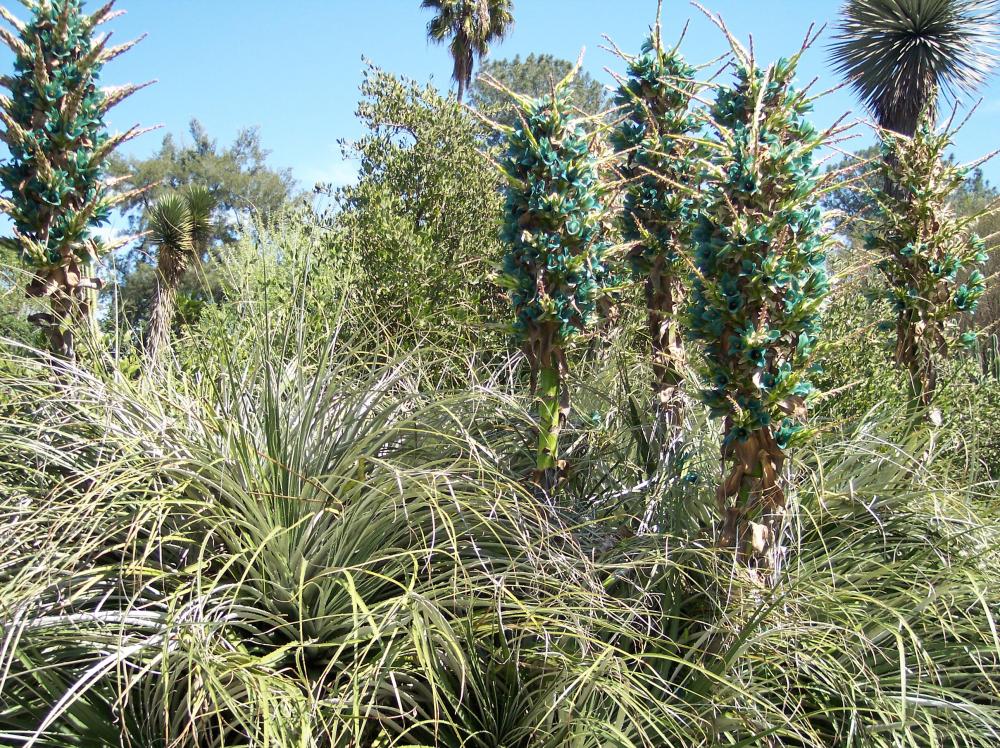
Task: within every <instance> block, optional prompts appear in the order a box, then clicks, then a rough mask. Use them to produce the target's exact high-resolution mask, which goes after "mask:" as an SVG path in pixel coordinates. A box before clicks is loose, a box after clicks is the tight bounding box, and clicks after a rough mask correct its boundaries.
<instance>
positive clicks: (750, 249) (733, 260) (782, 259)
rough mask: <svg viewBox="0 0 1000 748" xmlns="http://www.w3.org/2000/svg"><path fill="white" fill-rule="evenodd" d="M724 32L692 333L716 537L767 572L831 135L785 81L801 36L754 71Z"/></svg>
mask: <svg viewBox="0 0 1000 748" xmlns="http://www.w3.org/2000/svg"><path fill="white" fill-rule="evenodd" d="M713 19H714V20H715V21H716V22H717V23H718V24H719V25H720V26H722V28H723V29H725V27H724V25H723V24H722V22H721V19H718V18H716V17H713ZM726 33H727V36H728V37H729V39H730V43H731V44H732V47H733V55H734V61H735V65H736V81H735V83H734V84H733V85H732V86H730V87H722V88H720V89H719V91H718V93H717V97H716V100H715V102H714V105H713V106H712V108H711V111H710V126H711V128H712V129H713V131H714V134H715V137H714V138H713V148H712V153H711V157H710V165H709V169H708V183H707V193H706V196H705V201H706V202H705V205H704V207H703V210H702V211H701V215H700V217H699V219H698V223H697V226H696V228H695V231H694V237H693V238H694V243H695V270H694V273H693V286H692V292H691V304H690V307H689V329H690V334H691V336H692V337H693V338H694V339H696V340H698V341H700V342H701V345H702V348H703V352H704V370H703V371H702V372H701V373H702V377H703V380H704V382H705V383H706V384H705V388H704V390H703V391H702V393H701V394H702V399H703V400H704V402H705V403H706V404H707V405H708V407H709V408H710V409H711V414H712V416H713V417H718V418H723V419H724V436H723V443H722V458H723V463H724V467H725V471H724V477H723V479H722V481H721V484H720V486H719V488H718V492H717V497H718V502H719V508H720V512H721V513H722V526H721V536H720V541H721V544H722V545H723V546H724V547H728V548H731V549H733V550H734V551H736V553H737V555H738V557H739V558H741V559H743V560H744V561H745V562H746V563H747V564H748V565H749V566H750V568H751V569H753V570H756V572H755V573H757V574H759V575H762V576H763V577H767V576H770V577H771V580H772V581H773V580H774V579H776V575H777V573H778V572H779V570H780V565H781V560H782V555H783V551H782V547H781V534H782V528H783V522H784V517H785V514H786V486H785V485H784V483H785V477H784V467H785V461H786V450H787V449H788V448H789V447H790V446H792V445H793V444H794V443H795V442H796V441H797V440H800V439H802V438H804V436H805V434H806V433H807V430H806V429H805V419H806V413H807V403H808V401H809V399H810V396H811V395H813V394H814V388H813V386H812V385H811V384H810V383H809V380H808V376H809V374H810V370H811V368H812V366H813V364H812V360H813V354H814V351H815V347H816V342H817V336H818V334H819V331H820V312H821V309H822V305H823V302H824V299H825V297H826V296H827V294H828V290H829V280H828V277H827V271H826V252H825V249H826V246H827V243H828V241H829V238H828V236H827V235H826V233H825V231H824V221H823V216H822V213H821V211H820V208H819V207H818V206H817V199H818V196H819V190H820V188H821V186H822V185H821V182H822V180H821V178H820V176H819V170H818V168H817V167H816V165H814V163H813V159H814V155H815V153H816V151H817V149H818V148H820V147H821V146H822V145H823V144H824V142H825V141H826V139H827V137H828V134H827V133H820V132H818V131H817V129H816V128H815V127H814V126H813V125H812V124H811V123H810V122H809V121H808V120H807V119H806V115H807V113H808V112H809V111H810V109H811V102H810V100H809V99H808V97H807V96H806V94H805V93H804V92H801V91H797V90H796V89H795V88H794V87H793V78H794V75H795V70H796V66H797V63H798V61H799V58H800V57H801V54H802V52H803V51H804V50H805V49H806V48H807V47H808V46H809V43H810V40H809V39H807V43H806V45H804V46H803V50H802V51H800V52H799V53H798V54H797V55H796V56H795V57H792V58H791V59H782V60H779V61H778V62H776V63H774V64H772V65H770V66H769V67H767V68H766V69H762V68H760V67H759V66H758V65H757V64H756V62H755V61H754V59H753V56H752V55H751V54H750V53H748V52H747V51H746V50H744V49H743V48H742V47H741V46H740V45H739V43H738V42H736V41H735V40H734V39H732V37H731V36H729V34H728V32H726Z"/></svg>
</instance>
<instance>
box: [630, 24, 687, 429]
mask: <svg viewBox="0 0 1000 748" xmlns="http://www.w3.org/2000/svg"><path fill="white" fill-rule="evenodd" d="M626 59H627V61H628V73H627V76H626V77H625V78H623V79H621V80H620V82H619V87H618V92H617V95H616V97H615V103H616V104H617V105H619V106H620V107H621V109H622V112H623V118H622V120H621V122H620V123H619V124H618V125H617V127H616V128H615V130H614V133H613V135H612V145H613V146H614V148H615V150H616V151H617V152H618V153H619V154H620V156H621V158H622V163H621V164H620V166H619V169H620V172H621V175H622V178H623V179H624V180H626V185H627V186H626V189H625V196H624V201H623V209H622V218H621V223H622V235H623V239H624V240H625V241H626V242H628V243H630V249H629V253H628V259H629V263H630V265H631V269H632V272H633V274H634V276H635V277H636V278H637V279H638V280H640V281H642V282H643V284H644V286H645V296H646V306H647V327H648V330H649V334H650V338H651V340H652V364H653V389H654V393H655V398H656V403H655V405H656V408H657V410H659V411H660V413H661V415H662V416H663V417H664V418H665V419H666V421H667V422H669V423H671V424H674V425H676V424H677V423H679V421H680V418H681V416H680V413H681V410H682V404H683V400H682V398H681V396H680V392H681V390H682V387H683V383H684V378H685V371H684V369H685V364H684V348H683V342H682V331H681V325H680V319H679V317H680V310H681V308H682V307H683V304H684V301H685V297H686V290H687V283H686V280H687V278H688V275H689V267H690V259H689V258H687V255H689V254H690V245H691V229H692V227H693V225H694V222H695V216H696V214H697V195H698V182H699V180H700V176H701V169H702V167H701V156H702V154H701V149H700V147H699V145H698V142H697V140H696V136H697V133H698V131H699V130H700V122H699V119H698V117H697V116H696V114H695V113H694V111H693V109H692V103H693V99H694V97H695V96H696V95H697V94H698V92H699V91H700V90H701V89H702V87H703V86H702V84H701V83H699V82H698V81H696V80H695V77H694V76H695V74H696V70H695V68H693V67H691V66H690V65H688V64H687V63H686V62H685V61H684V58H683V57H682V56H681V55H680V53H679V52H678V51H677V49H676V48H675V49H672V50H664V49H663V46H662V42H661V38H660V33H659V28H657V29H656V30H655V31H654V33H653V34H651V36H650V37H649V39H648V40H647V41H646V42H645V43H644V44H643V47H642V53H641V54H639V55H638V56H636V57H631V58H626Z"/></svg>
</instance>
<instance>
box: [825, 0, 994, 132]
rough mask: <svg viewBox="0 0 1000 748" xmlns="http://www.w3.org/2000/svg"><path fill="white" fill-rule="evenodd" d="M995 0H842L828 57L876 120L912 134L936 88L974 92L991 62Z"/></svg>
mask: <svg viewBox="0 0 1000 748" xmlns="http://www.w3.org/2000/svg"><path fill="white" fill-rule="evenodd" d="M998 8H1000V5H998V3H997V2H996V0H847V2H845V3H844V6H843V10H842V11H841V21H840V25H839V28H838V34H837V36H836V40H835V42H834V44H833V45H832V48H831V57H832V60H833V63H834V64H835V65H836V67H837V69H838V70H839V71H840V72H841V73H842V74H843V75H844V76H845V77H846V78H847V80H849V81H850V82H851V85H852V86H853V87H854V90H855V91H856V92H857V94H858V96H859V97H860V98H861V100H862V101H863V102H864V103H865V105H866V106H867V107H868V108H869V110H870V111H871V112H872V114H873V115H874V116H875V119H876V120H877V121H878V123H879V125H881V126H882V127H883V128H885V129H887V130H892V131H894V132H897V133H900V134H902V135H913V134H914V133H915V132H916V130H917V124H918V121H919V119H920V115H921V113H922V112H924V111H925V110H926V109H928V107H930V108H931V110H932V111H931V116H932V117H933V115H934V113H935V112H936V108H937V103H938V102H937V99H938V93H939V92H940V91H944V92H945V93H947V94H950V95H952V96H957V95H961V94H969V93H973V92H974V91H975V90H976V89H978V88H979V87H980V86H982V85H983V83H984V82H985V81H986V79H987V77H988V76H989V74H990V73H991V72H992V70H993V69H994V68H995V66H996V63H997V57H996V54H995V52H996V49H997V40H998V38H1000V36H998V35H1000V27H998V24H997V21H998V15H997V13H998Z"/></svg>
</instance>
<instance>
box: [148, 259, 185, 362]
mask: <svg viewBox="0 0 1000 748" xmlns="http://www.w3.org/2000/svg"><path fill="white" fill-rule="evenodd" d="M186 265H187V263H186V262H185V261H184V257H183V254H181V253H178V252H175V251H174V250H172V249H171V248H169V247H168V246H162V247H161V248H160V254H159V260H158V262H157V271H158V273H157V276H158V277H157V284H156V296H155V298H154V301H153V312H152V315H151V317H150V321H149V335H148V338H147V342H146V351H147V355H148V357H149V360H150V361H152V362H153V363H154V364H155V363H157V362H159V361H160V360H161V357H162V355H163V353H164V351H166V349H167V348H168V347H169V345H170V329H171V327H172V326H173V321H174V311H175V309H176V307H177V288H178V286H179V285H180V282H181V277H182V276H183V275H184V270H185V269H186Z"/></svg>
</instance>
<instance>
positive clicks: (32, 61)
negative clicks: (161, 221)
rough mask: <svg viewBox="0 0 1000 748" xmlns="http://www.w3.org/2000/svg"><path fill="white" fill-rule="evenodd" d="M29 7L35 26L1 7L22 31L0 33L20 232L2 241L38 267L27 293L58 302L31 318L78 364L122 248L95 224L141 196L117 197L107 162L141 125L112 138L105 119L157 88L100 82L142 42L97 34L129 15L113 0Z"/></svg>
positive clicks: (1, 107)
mask: <svg viewBox="0 0 1000 748" xmlns="http://www.w3.org/2000/svg"><path fill="white" fill-rule="evenodd" d="M21 3H22V4H23V5H24V6H25V7H27V9H28V10H29V11H30V12H31V18H30V20H29V21H27V22H24V21H21V20H20V19H18V18H17V17H15V16H14V15H13V14H11V13H10V12H9V11H7V10H6V9H0V16H2V17H3V19H4V20H5V21H7V23H9V24H10V25H11V26H12V27H13V28H14V31H13V32H11V31H9V30H8V29H6V28H0V39H2V40H3V42H4V43H5V44H6V45H7V46H8V47H10V49H11V50H12V51H13V53H14V71H13V74H12V75H10V76H4V77H3V78H0V85H2V86H3V87H4V88H6V89H8V90H9V91H10V96H3V97H0V119H2V120H3V123H4V125H5V130H4V131H3V133H2V134H0V139H2V140H3V141H4V142H5V143H6V144H7V147H8V149H9V151H10V157H9V159H8V160H6V161H5V162H4V163H3V164H2V166H0V185H2V186H3V191H4V193H6V194H5V196H4V197H3V198H2V200H0V210H2V211H3V212H4V213H5V214H7V215H8V216H9V217H10V219H11V222H12V223H13V229H12V236H11V237H8V238H5V239H3V240H2V242H3V243H4V245H5V246H7V247H8V248H10V249H12V250H14V251H15V252H16V253H17V254H18V255H19V256H20V258H21V259H22V260H23V262H24V263H25V264H26V265H27V266H28V267H29V268H30V270H31V271H32V275H33V279H32V280H31V282H30V283H29V285H28V287H27V294H28V296H30V297H36V298H44V299H48V301H49V305H50V313H42V314H34V315H32V316H31V318H30V319H31V321H32V322H34V323H35V324H37V325H39V326H40V327H42V328H43V329H44V331H45V333H46V335H47V337H48V338H49V341H50V345H51V349H52V352H53V353H54V354H55V355H57V356H59V357H62V358H65V359H70V360H72V359H73V358H75V356H76V345H75V338H76V333H77V331H79V330H80V329H86V328H87V327H88V326H89V328H90V330H91V332H92V331H93V330H95V329H96V328H95V322H96V318H95V316H94V314H95V298H96V292H97V291H98V290H99V288H100V280H99V279H98V278H96V277H95V274H96V263H97V261H98V259H99V258H100V257H101V255H103V254H105V253H106V252H108V251H111V250H112V249H114V248H115V247H114V246H111V245H108V244H105V243H104V241H103V240H102V239H101V238H100V237H98V236H97V235H95V233H94V229H95V228H97V227H100V226H102V225H104V224H105V223H106V222H107V221H108V219H109V217H110V215H111V211H112V210H113V209H114V207H115V205H117V204H119V203H121V202H122V201H124V200H127V199H129V198H130V197H133V195H127V194H119V195H115V194H113V193H112V191H111V188H112V187H113V183H111V182H109V181H106V180H105V179H104V167H105V163H106V160H107V158H108V156H109V154H110V153H111V152H112V151H113V150H114V149H115V148H117V147H118V146H120V145H121V144H122V143H124V142H126V141H128V140H131V139H132V138H134V137H136V136H138V135H139V134H141V133H142V132H144V130H141V129H140V128H139V127H138V126H136V127H133V128H132V129H130V130H128V131H127V132H125V133H122V134H118V135H114V136H112V135H109V134H108V132H107V130H106V127H105V123H104V117H105V115H106V114H107V112H108V110H109V109H111V108H112V107H114V106H115V105H117V104H119V103H121V102H122V101H123V100H124V99H126V98H127V97H128V96H130V95H131V94H133V93H135V91H137V90H138V89H140V88H142V87H144V86H145V85H148V84H142V85H126V86H121V87H117V88H112V89H106V90H102V89H100V88H98V81H99V78H100V74H101V71H102V68H103V66H104V65H105V63H107V62H108V61H110V60H112V59H114V58H115V57H117V56H118V55H120V54H122V53H123V52H125V51H127V50H128V49H130V48H131V47H132V46H133V45H135V44H136V43H137V42H138V41H139V40H138V39H137V40H135V41H132V42H128V43H126V44H122V45H119V46H114V47H112V46H109V45H108V42H109V39H110V36H111V35H110V34H109V33H96V30H97V28H98V27H99V26H100V25H101V24H103V23H105V22H107V21H109V20H111V19H112V18H115V17H117V16H118V15H120V11H115V10H114V2H109V3H107V4H106V5H103V6H102V7H101V8H99V9H98V10H97V11H96V12H94V13H92V14H87V13H85V12H84V11H83V7H82V6H83V4H82V2H81V0H21ZM124 241H127V240H123V241H122V242H120V243H119V244H118V245H116V246H120V244H122V243H124Z"/></svg>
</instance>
